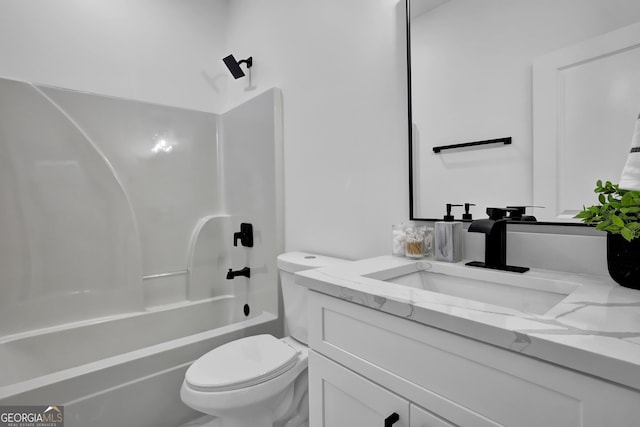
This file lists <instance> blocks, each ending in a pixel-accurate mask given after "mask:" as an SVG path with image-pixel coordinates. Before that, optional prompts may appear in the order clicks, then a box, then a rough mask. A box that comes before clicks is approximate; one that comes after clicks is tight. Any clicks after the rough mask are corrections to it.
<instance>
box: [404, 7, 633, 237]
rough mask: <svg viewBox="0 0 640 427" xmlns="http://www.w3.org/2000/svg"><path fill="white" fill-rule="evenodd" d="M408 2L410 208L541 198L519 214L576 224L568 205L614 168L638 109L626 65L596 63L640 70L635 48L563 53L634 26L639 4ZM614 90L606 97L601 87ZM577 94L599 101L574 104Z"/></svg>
mask: <svg viewBox="0 0 640 427" xmlns="http://www.w3.org/2000/svg"><path fill="white" fill-rule="evenodd" d="M406 11H407V18H406V19H407V35H406V39H407V63H408V66H407V81H408V111H409V123H408V124H409V209H410V219H411V220H424V221H433V220H440V219H442V216H443V215H444V214H445V204H446V203H452V204H457V205H460V204H465V203H470V204H475V206H474V207H472V208H471V212H470V213H472V214H473V217H474V218H482V217H485V209H486V208H487V207H490V206H496V207H506V206H546V207H545V208H533V209H530V208H528V210H527V212H526V214H527V215H533V216H534V217H536V218H537V222H536V224H544V225H572V226H573V225H576V226H583V224H582V223H580V222H579V221H577V220H575V219H573V215H575V213H577V211H578V210H580V209H581V208H582V205H589V204H592V203H596V202H597V200H596V199H595V195H594V193H593V187H594V184H595V181H596V180H597V179H609V180H611V181H613V182H616V181H617V180H618V179H619V176H620V175H619V174H620V172H621V169H622V166H623V165H624V162H625V160H626V153H628V149H629V143H630V142H631V137H632V134H633V128H634V124H635V119H636V117H637V115H638V111H637V110H638V108H640V89H638V90H636V89H635V86H636V84H635V83H636V81H635V80H633V79H634V77H633V76H624V77H622V78H621V77H619V76H618V75H617V74H615V76H614V77H615V78H614V77H611V74H608V75H607V74H597V73H600V71H601V69H607V68H608V69H609V70H612V72H613V73H618V72H619V71H620V70H621V69H623V68H625V69H627V68H628V69H630V70H632V72H631V73H630V74H632V75H633V74H636V75H640V49H628V48H626V49H625V48H620V49H618V47H616V46H617V45H612V46H611V47H610V51H607V52H605V53H604V54H600V55H594V56H592V57H589V56H588V55H587V56H585V58H586V59H584V60H582V62H580V61H578V62H576V61H574V62H571V57H572V55H573V56H575V54H576V53H575V51H576V50H579V49H583V50H584V49H587V50H588V49H592V48H591V47H589V46H594V45H598V44H601V42H602V40H603V39H606V38H611V34H616V33H619V32H623V31H625V30H628V31H634V30H633V28H632V27H634V26H635V24H637V23H638V22H640V4H639V3H638V2H634V1H630V0H611V1H608V2H602V1H599V0H581V1H574V0H565V1H562V2H558V1H557V0H406ZM638 43H640V36H639V37H638ZM585 46H587V47H586V48H585ZM619 52H622V53H624V52H626V53H624V54H620V55H618V53H619ZM558 58H560V59H558ZM593 58H607V60H606V61H599V60H595V59H593ZM554 61H555V62H554ZM562 61H565V63H564V65H563V63H562ZM567 61H568V62H567ZM578 63H580V64H587V66H581V67H578V66H576V64H578ZM558 64H560V65H558ZM629 64H632V65H631V66H629ZM554 67H556V68H554ZM633 67H636V68H633ZM564 70H570V72H567V73H565V74H562V73H563V72H564ZM633 70H637V71H633ZM545 73H546V74H545ZM550 74H553V75H555V76H556V77H557V78H558V80H559V81H561V82H562V85H558V86H554V84H555V83H553V82H551V83H550V81H549V79H548V78H547V79H545V77H544V76H545V75H550ZM594 79H595V81H596V82H597V84H593V81H594ZM620 79H622V80H624V81H621V80H620ZM580 85H582V86H580ZM585 85H586V89H585ZM625 85H626V86H625ZM621 86H622V87H626V88H627V90H626V91H625V90H624V89H621V88H620V87H621ZM637 86H639V87H640V80H638V85H637ZM586 92H588V94H589V95H588V96H582V97H580V96H577V95H576V94H577V93H586ZM621 92H624V94H625V96H626V98H625V99H624V100H622V101H620V102H619V104H618V105H617V106H615V107H613V108H612V107H611V105H610V100H609V98H610V95H611V94H612V93H614V94H616V93H618V94H619V93H621ZM621 99H622V98H621ZM585 100H588V101H589V102H585ZM582 105H592V106H601V107H600V108H591V109H589V110H586V109H579V110H576V107H580V106H582ZM563 108H564V109H563ZM569 108H573V109H572V110H569ZM551 110H553V111H554V115H550V114H549V111H551ZM594 117H595V119H594ZM549 129H551V130H552V131H555V129H562V131H563V132H564V133H562V132H557V133H555V134H554V133H552V132H550V131H549ZM545 132H546V133H545ZM542 135H545V137H544V138H542ZM613 141H615V144H616V145H617V148H615V149H612V148H611V145H612V144H613ZM603 144H607V148H606V156H603V154H602V153H603V151H602V147H601V146H602V145H603ZM443 146H444V147H446V148H445V149H444V150H443V149H442V148H441V147H443ZM448 148H449V149H448ZM588 153H595V155H594V156H591V157H589V156H588ZM605 157H606V158H605ZM570 174H573V176H570ZM550 177H552V178H550ZM455 209H457V210H454V212H453V213H454V215H455V217H456V219H459V218H461V217H462V213H463V212H464V211H463V210H461V209H460V208H455ZM523 223H526V224H531V223H530V222H523Z"/></svg>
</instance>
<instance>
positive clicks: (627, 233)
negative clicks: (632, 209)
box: [620, 227, 635, 242]
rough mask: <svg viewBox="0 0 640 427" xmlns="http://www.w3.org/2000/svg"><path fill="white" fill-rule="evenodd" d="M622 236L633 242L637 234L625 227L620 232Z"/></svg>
mask: <svg viewBox="0 0 640 427" xmlns="http://www.w3.org/2000/svg"><path fill="white" fill-rule="evenodd" d="M620 234H622V237H624V238H625V240H627V241H629V242H630V241H631V240H633V238H634V237H635V234H634V233H633V231H631V230H629V229H628V228H626V227H624V228H623V229H622V230H620Z"/></svg>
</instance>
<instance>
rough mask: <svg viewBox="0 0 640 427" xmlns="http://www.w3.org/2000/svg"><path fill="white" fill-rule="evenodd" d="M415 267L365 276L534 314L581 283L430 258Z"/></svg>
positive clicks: (549, 305) (549, 307)
mask: <svg viewBox="0 0 640 427" xmlns="http://www.w3.org/2000/svg"><path fill="white" fill-rule="evenodd" d="M415 270H417V271H415ZM415 270H414V271H412V272H410V273H406V269H397V268H392V269H389V270H384V271H379V272H376V273H374V274H370V275H367V277H370V278H372V279H378V280H384V281H385V282H390V283H395V284H398V285H403V286H408V287H412V288H417V289H424V290H426V291H429V292H436V293H440V294H446V295H450V296H454V297H458V298H464V299H468V300H473V301H478V302H484V303H489V304H493V305H498V306H501V307H508V308H513V309H516V310H520V311H523V312H526V313H534V314H545V313H547V312H548V311H549V310H551V309H552V308H553V307H554V306H556V305H557V304H558V303H559V302H560V301H562V300H563V299H564V298H566V297H567V296H568V295H569V294H570V293H572V292H573V291H574V290H576V289H577V288H578V287H579V286H580V284H579V283H575V282H567V281H562V280H555V279H550V278H545V277H540V276H539V275H537V276H536V275H533V274H531V273H524V274H519V273H509V272H503V271H495V270H483V269H479V268H474V267H467V266H463V265H459V264H447V263H438V262H430V261H418V262H416V265H415Z"/></svg>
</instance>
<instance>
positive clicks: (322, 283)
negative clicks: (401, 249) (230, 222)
mask: <svg viewBox="0 0 640 427" xmlns="http://www.w3.org/2000/svg"><path fill="white" fill-rule="evenodd" d="M297 276H298V277H297V279H296V281H297V282H298V283H300V284H302V285H305V286H307V287H308V288H310V289H311V290H312V291H313V292H310V296H309V316H310V330H309V339H310V342H309V344H310V347H311V352H310V355H309V366H310V369H309V381H310V411H311V412H310V419H311V427H320V426H326V427H342V426H345V427H347V426H349V427H351V426H380V427H387V426H394V427H406V426H411V427H418V426H419V427H427V426H428V427H442V426H456V425H458V426H473V427H476V426H479V427H481V426H517V427H529V426H531V427H540V426H545V427H550V426H558V427H571V426H590V427H601V426H615V427H623V426H638V425H640V292H639V291H634V290H629V289H625V288H621V287H620V286H618V285H616V284H615V283H614V282H612V281H611V280H610V279H608V278H597V277H593V276H581V275H575V274H566V273H560V272H552V271H544V270H535V269H532V270H531V271H530V272H528V273H525V274H517V273H507V272H500V271H493V270H486V269H478V268H474V267H467V266H465V265H464V263H458V264H447V263H441V262H437V261H432V260H420V261H415V260H408V259H403V258H397V257H391V256H384V257H378V258H372V259H367V260H362V261H356V262H353V263H346V264H341V265H338V266H334V267H328V268H322V269H318V270H310V271H306V272H302V273H299V274H298V275H297Z"/></svg>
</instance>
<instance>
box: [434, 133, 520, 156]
mask: <svg viewBox="0 0 640 427" xmlns="http://www.w3.org/2000/svg"><path fill="white" fill-rule="evenodd" d="M485 144H504V145H508V144H511V137H510V136H508V137H506V138H498V139H487V140H484V141H474V142H463V143H462V144H451V145H440V146H439V147H433V152H434V153H439V152H440V151H442V150H450V149H452V148H462V147H472V146H474V145H485Z"/></svg>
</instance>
